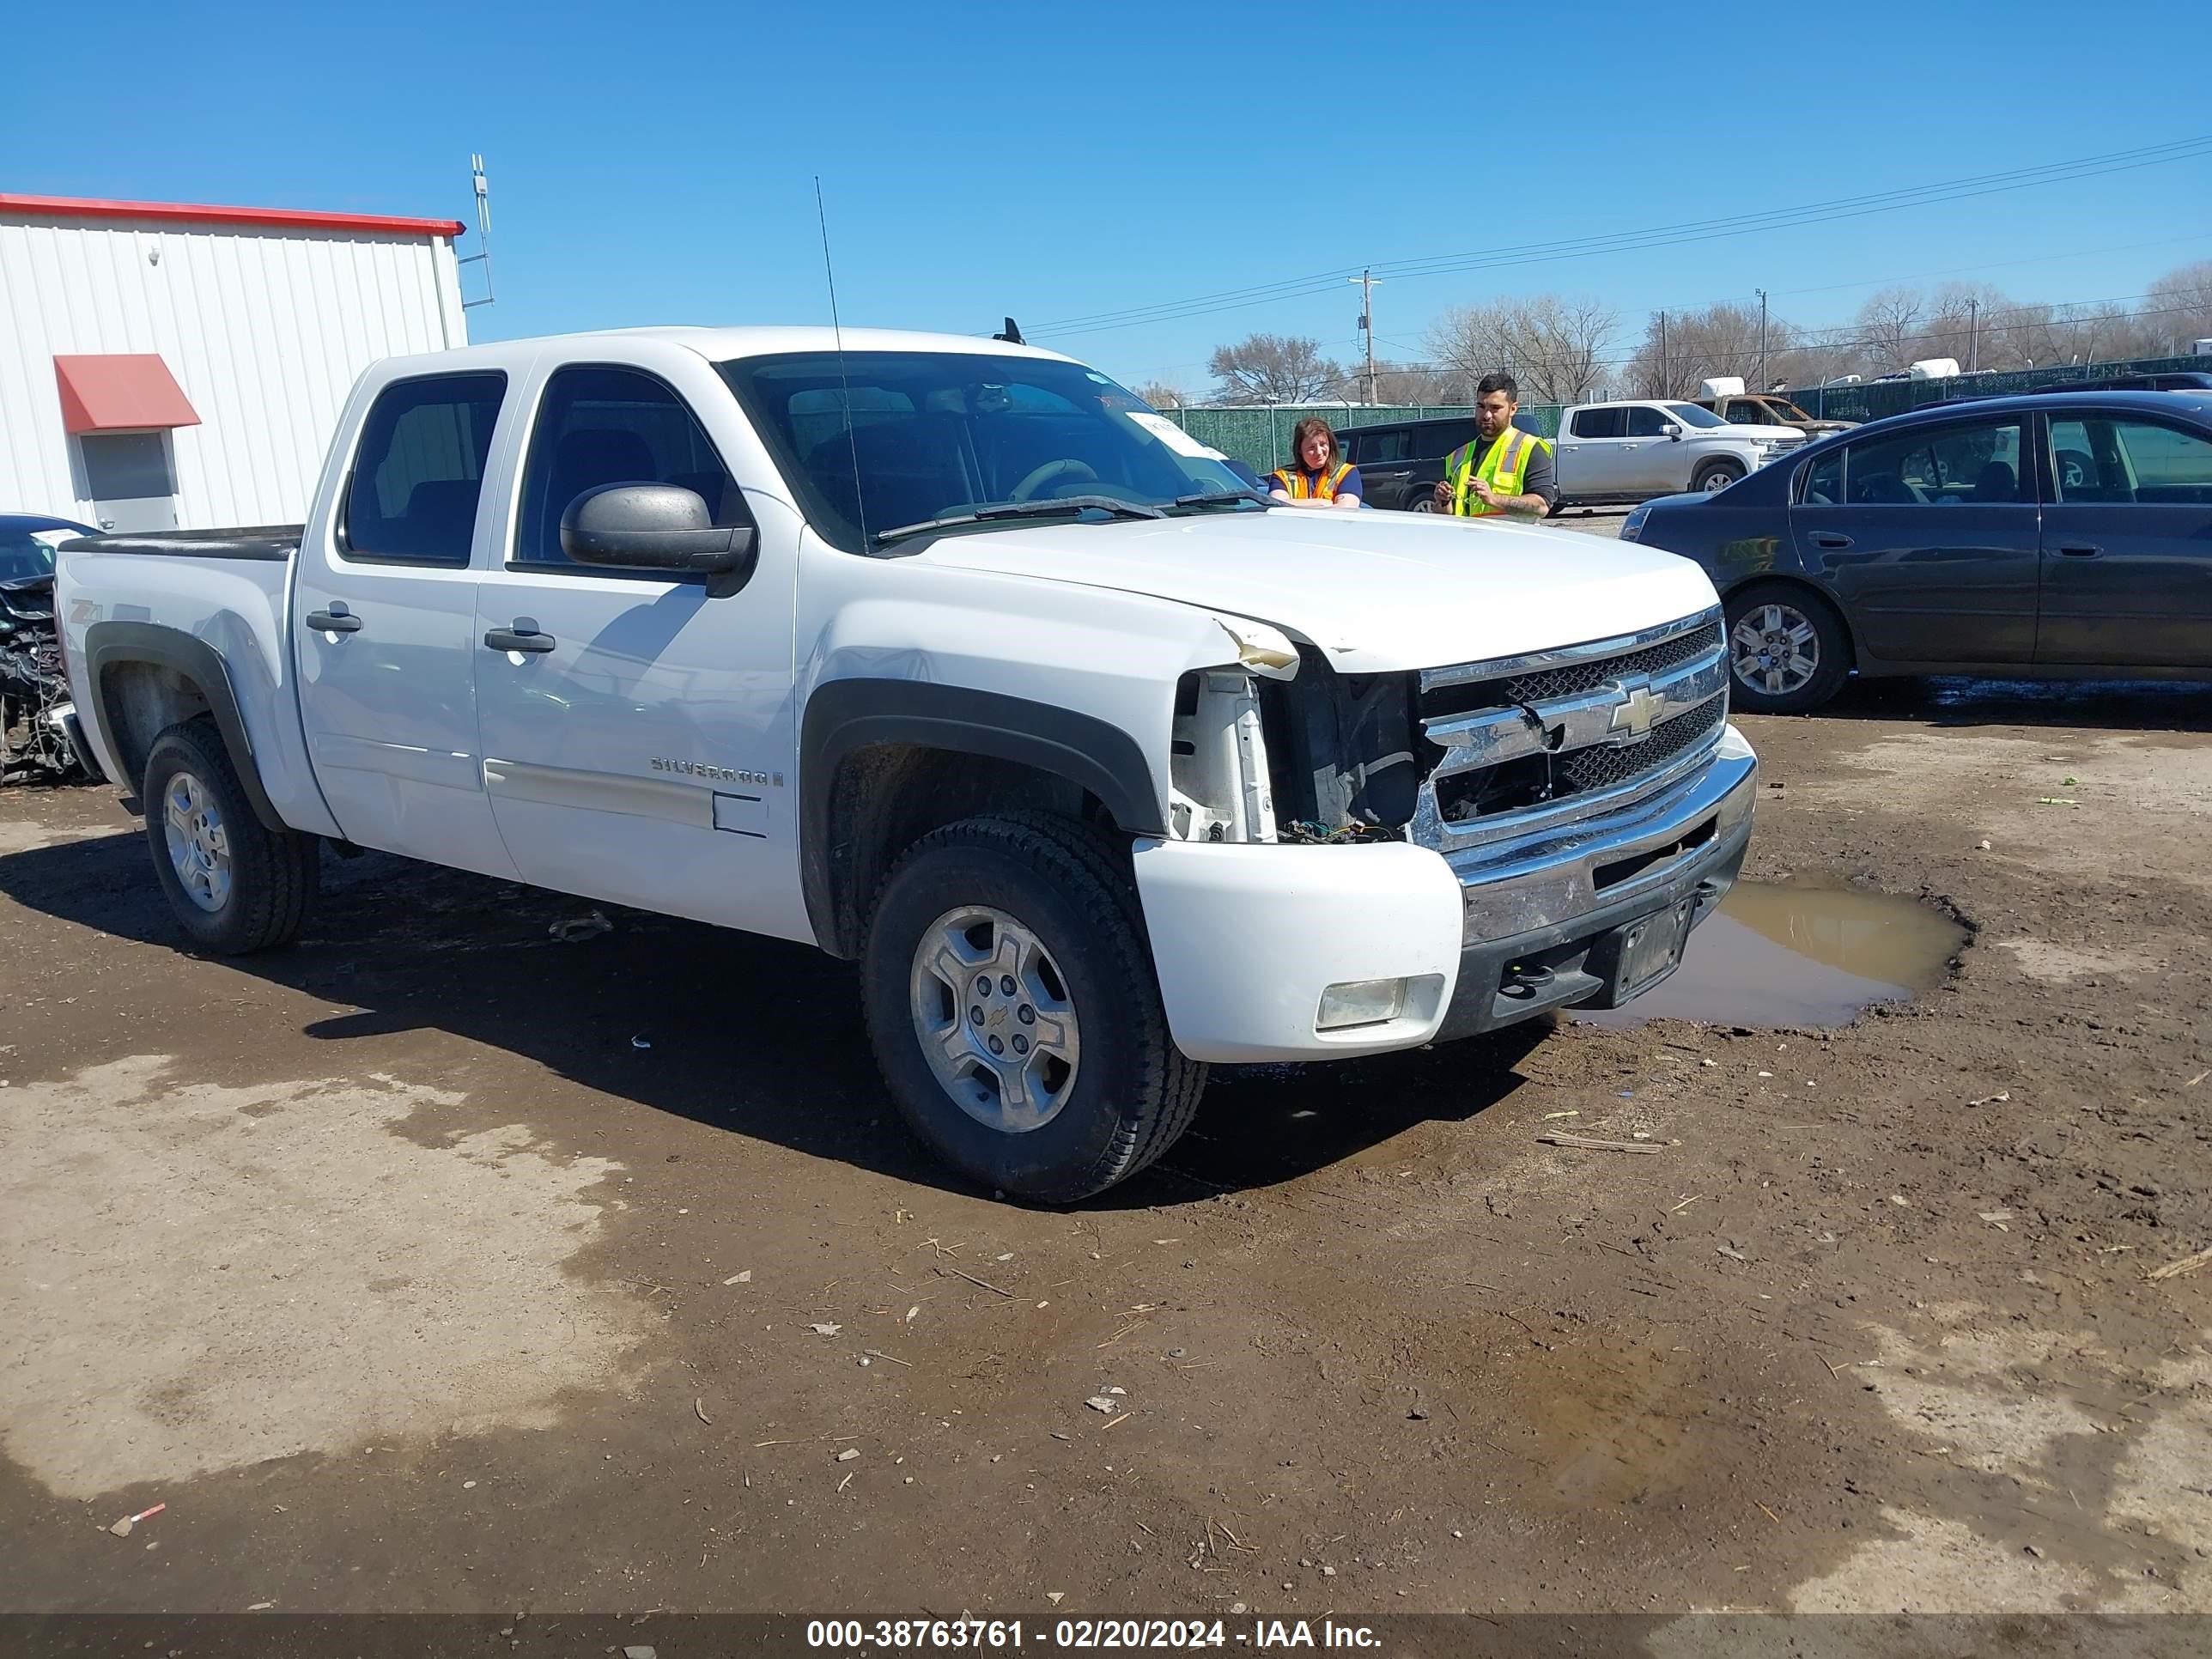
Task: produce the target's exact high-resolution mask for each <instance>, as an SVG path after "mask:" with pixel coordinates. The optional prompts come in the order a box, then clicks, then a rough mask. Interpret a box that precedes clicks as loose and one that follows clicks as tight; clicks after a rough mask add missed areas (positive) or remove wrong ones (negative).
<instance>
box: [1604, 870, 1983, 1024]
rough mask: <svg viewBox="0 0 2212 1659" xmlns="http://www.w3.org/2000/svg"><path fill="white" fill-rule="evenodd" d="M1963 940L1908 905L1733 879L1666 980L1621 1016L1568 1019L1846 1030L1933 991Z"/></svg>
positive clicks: (1796, 884)
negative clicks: (1881, 1008) (1873, 1012)
mask: <svg viewBox="0 0 2212 1659" xmlns="http://www.w3.org/2000/svg"><path fill="white" fill-rule="evenodd" d="M1965 943H1966V929H1965V928H1963V927H1960V926H1959V925H1958V924H1957V923H1956V922H1954V921H1952V920H1951V919H1950V918H1949V917H1948V916H1946V915H1942V913H1941V912H1940V911H1937V910H1934V909H1931V908H1929V907H1928V906H1927V905H1924V904H1921V903H1918V902H1915V901H1914V900H1911V899H1907V898H1898V897H1896V896H1893V895H1891V894H1888V893H1864V892H1860V891H1858V890H1856V889H1852V888H1848V887H1836V886H1824V885H1820V884H1816V883H1810V882H1803V881H1794V880H1793V881H1782V882H1759V881H1740V882H1738V883H1737V884H1735V887H1734V889H1732V890H1730V891H1729V896H1728V897H1727V898H1725V899H1723V901H1722V902H1721V908H1720V909H1719V911H1718V912H1717V914H1715V915H1712V916H1710V917H1708V918H1707V919H1706V921H1705V925H1704V926H1703V927H1699V929H1698V931H1697V932H1696V933H1693V934H1692V935H1691V938H1690V945H1689V949H1688V950H1687V951H1685V952H1684V953H1683V958H1682V965H1681V966H1680V968H1679V969H1675V971H1674V976H1673V977H1672V978H1671V979H1668V981H1666V982H1665V983H1663V984H1662V985H1660V986H1658V987H1656V988H1654V989H1652V990H1650V991H1648V992H1646V993H1645V994H1644V995H1642V996H1640V997H1638V999H1637V1000H1635V1001H1634V1002H1632V1003H1631V1004H1629V1006H1627V1007H1626V1008H1614V1009H1609V1010H1607V1011H1604V1012H1581V1011H1577V1012H1576V1014H1575V1016H1574V1017H1575V1018H1577V1019H1584V1020H1589V1021H1590V1022H1591V1023H1592V1024H1598V1025H1636V1024H1642V1023H1643V1022H1644V1021H1645V1020H1647V1019H1699V1020H1705V1021H1708V1022H1710V1023H1711V1024H1718V1025H1781V1026H1797V1025H1843V1024H1848V1023H1850V1020H1851V1019H1852V1018H1854V1017H1855V1016H1856V1015H1857V1013H1858V1012H1859V1011H1860V1010H1861V1009H1863V1008H1864V1007H1866V1006H1869V1004H1871V1003H1876V1002H1899V1001H1903V1000H1905V999H1906V998H1908V997H1913V996H1917V995H1918V994H1921V993H1922V992H1923V991H1929V990H1933V989H1934V988H1935V987H1936V986H1938V985H1940V984H1942V981H1943V978H1944V975H1946V974H1947V973H1948V971H1949V965H1950V963H1951V959H1952V958H1953V957H1955V956H1956V955H1957V954H1958V952H1959V950H1960V946H1962V945H1964V944H1965Z"/></svg>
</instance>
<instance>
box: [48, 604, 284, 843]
mask: <svg viewBox="0 0 2212 1659" xmlns="http://www.w3.org/2000/svg"><path fill="white" fill-rule="evenodd" d="M130 663H149V664H151V665H154V666H155V667H157V668H167V669H170V670H173V671H175V672H176V673H178V674H179V675H181V676H183V677H184V678H185V679H187V680H190V681H191V683H192V684H194V685H195V686H197V687H198V688H199V692H200V695H201V696H204V697H205V698H206V699H207V703H208V712H209V713H210V714H212V715H213V716H214V717H215V725H216V732H219V733H220V734H221V735H222V746H223V748H224V749H225V750H227V751H228V754H229V756H230V763H231V765H232V767H233V768H234V769H235V770H236V771H237V773H238V781H239V784H240V787H242V788H243V789H244V790H245V791H246V799H247V800H248V801H250V802H252V805H253V816H254V817H257V818H259V819H260V820H261V822H262V823H264V824H265V825H266V826H267V827H268V828H269V829H272V830H274V831H276V833H278V834H280V835H281V834H283V833H285V832H286V831H288V830H289V829H290V828H291V826H290V825H289V824H288V823H285V822H284V820H283V817H282V816H281V815H280V814H279V813H278V812H277V811H276V806H275V805H274V804H273V803H271V802H270V799H269V792H268V790H267V789H265V788H264V787H263V786H262V782H261V769H260V767H259V766H258V764H257V763H255V761H254V757H253V739H252V738H251V737H250V736H249V735H247V732H246V720H245V718H244V717H243V716H242V715H241V714H240V713H239V708H238V693H237V691H236V690H235V689H234V687H233V686H232V684H231V683H230V669H229V667H228V665H226V664H225V663H224V661H223V659H222V653H219V652H218V651H216V648H215V647H213V646H211V645H210V644H209V643H208V642H207V641H205V640H203V639H198V638H196V637H194V636H193V635H190V634H187V633H185V632H184V630H183V629H176V628H164V627H162V626H161V624H159V623H141V622H100V623H93V624H92V626H91V627H89V628H88V629H85V631H84V666H85V680H86V683H87V684H88V685H89V686H90V687H91V688H92V707H91V708H89V709H88V710H85V711H83V712H84V714H87V715H88V716H89V718H90V719H91V720H92V722H93V724H94V727H95V728H96V729H97V731H98V732H99V734H100V746H101V747H102V748H103V749H104V750H106V752H107V753H108V754H110V755H112V756H113V757H115V758H116V760H117V762H118V763H121V761H122V758H123V749H122V745H121V744H118V742H117V741H116V736H115V726H114V723H113V721H112V720H111V719H110V717H109V710H108V690H107V675H108V672H109V671H110V670H112V669H115V668H118V667H121V666H123V665H125V664H130ZM148 735H149V737H150V736H152V733H150V732H149V734H148ZM117 781H118V783H120V784H121V785H122V786H123V787H124V788H125V790H126V791H127V792H128V793H131V794H134V795H135V794H137V793H138V787H139V784H140V782H141V780H139V779H137V778H121V779H118V780H117Z"/></svg>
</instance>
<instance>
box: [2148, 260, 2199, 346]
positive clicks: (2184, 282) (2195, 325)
mask: <svg viewBox="0 0 2212 1659" xmlns="http://www.w3.org/2000/svg"><path fill="white" fill-rule="evenodd" d="M2143 311H2144V313H2145V314H2144V317H2143V321H2144V323H2145V324H2146V325H2148V329H2149V331H2150V332H2152V333H2153V334H2154V335H2156V336H2158V337H2159V338H2160V340H2161V341H2163V342H2166V343H2169V344H2170V345H2171V346H2172V349H2173V350H2174V351H2176V352H2185V351H2187V350H2188V349H2189V346H2190V342H2191V341H2192V340H2202V339H2212V259H2200V260H2198V261H2197V263H2196V264H2190V265H2183V266H2182V267H2181V268H2180V269H2179V270H2169V271H2167V272H2166V275H2165V276H2161V277H2160V278H2159V279H2158V280H2157V281H2156V282H2154V283H2152V284H2151V285H2150V291H2149V294H2148V297H2147V298H2146V299H2145V300H2144V301H2143Z"/></svg>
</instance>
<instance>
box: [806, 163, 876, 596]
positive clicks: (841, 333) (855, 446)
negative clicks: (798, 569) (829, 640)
mask: <svg viewBox="0 0 2212 1659" xmlns="http://www.w3.org/2000/svg"><path fill="white" fill-rule="evenodd" d="M814 219H815V222H816V223H817V224H819V225H820V226H821V227H822V274H823V276H826V277H828V278H829V328H830V331H831V332H832V333H833V334H834V335H835V337H836V342H837V385H838V386H839V388H840V391H841V392H842V397H843V398H844V404H845V450H846V453H848V454H849V455H851V456H852V458H853V510H854V512H855V513H858V514H859V515H860V547H861V550H862V551H864V552H865V551H866V549H867V545H868V503H867V501H866V498H865V497H864V496H863V495H862V494H861V492H860V441H859V440H858V439H856V438H855V437H854V435H853V381H852V378H851V377H850V376H849V375H848V374H846V373H845V325H843V324H842V323H841V322H839V321H838V320H837V270H836V266H834V265H832V264H830V263H829V214H828V213H826V212H824V211H823V207H822V175H821V174H820V173H816V174H815V175H814Z"/></svg>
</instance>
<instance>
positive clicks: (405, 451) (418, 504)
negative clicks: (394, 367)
mask: <svg viewBox="0 0 2212 1659" xmlns="http://www.w3.org/2000/svg"><path fill="white" fill-rule="evenodd" d="M506 393H507V376H506V375H504V374H434V375H429V376H427V377H425V378H423V379H422V380H402V381H400V382H398V384H397V385H395V386H386V388H385V389H384V391H383V392H380V394H379V395H378V397H377V399H376V402H375V404H374V405H373V406H372V407H371V408H370V410H369V411H368V419H367V421H366V422H363V424H362V436H361V447H360V448H359V449H357V450H356V452H355V453H354V465H353V478H352V482H351V483H350V484H349V486H348V488H347V490H346V499H345V517H344V521H343V526H342V533H343V549H344V552H345V556H346V557H348V558H349V559H362V560H368V561H372V562H386V563H393V564H450V565H465V564H466V563H467V562H469V548H470V544H471V543H472V542H473V541H474V539H475V537H476V525H477V496H478V495H480V494H481V493H482V491H483V470H484V459H485V457H487V456H488V455H489V454H490V453H491V435H492V428H493V427H494V426H495V425H496V424H497V423H498V421H499V406H500V402H501V399H502V398H504V397H505V396H506Z"/></svg>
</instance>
